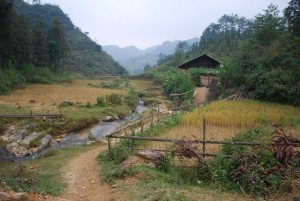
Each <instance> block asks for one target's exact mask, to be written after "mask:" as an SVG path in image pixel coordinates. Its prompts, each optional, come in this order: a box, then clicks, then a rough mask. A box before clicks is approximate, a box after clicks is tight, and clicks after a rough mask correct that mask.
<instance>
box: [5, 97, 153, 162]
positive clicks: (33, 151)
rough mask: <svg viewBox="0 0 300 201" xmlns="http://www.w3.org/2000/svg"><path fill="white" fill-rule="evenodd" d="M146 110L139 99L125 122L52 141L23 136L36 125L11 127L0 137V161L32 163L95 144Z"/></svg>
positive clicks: (100, 125) (36, 135)
mask: <svg viewBox="0 0 300 201" xmlns="http://www.w3.org/2000/svg"><path fill="white" fill-rule="evenodd" d="M147 109H149V108H147V107H146V106H145V105H144V103H143V101H141V100H140V101H139V103H138V105H137V107H136V109H135V110H134V111H133V113H132V114H131V115H129V116H127V117H125V118H124V119H118V120H114V121H109V122H105V121H102V120H101V121H100V122H99V123H98V124H96V125H94V126H92V127H91V128H89V129H85V130H83V131H76V132H70V133H67V134H64V135H61V137H60V138H57V139H54V138H53V136H51V135H49V134H47V135H42V134H41V133H37V132H32V133H30V134H29V135H26V132H27V131H28V130H30V129H32V127H34V126H35V125H34V124H31V125H26V126H23V127H17V126H10V127H9V128H8V129H7V130H6V131H5V132H4V135H3V136H1V137H0V141H2V142H4V143H5V144H6V145H5V146H0V160H4V161H15V162H19V161H25V160H31V159H35V158H37V157H38V156H41V155H44V154H46V153H47V152H49V151H51V150H56V149H60V148H66V147H72V146H79V145H84V144H91V143H93V142H95V141H99V140H103V139H104V138H105V136H107V135H109V134H111V133H113V132H114V131H116V130H117V129H118V128H119V127H120V126H122V125H124V124H125V123H126V122H128V121H131V120H135V119H137V118H138V117H139V115H140V114H141V113H142V112H143V111H145V110H147ZM103 119H104V118H103ZM33 143H36V144H37V146H34V145H35V144H33Z"/></svg>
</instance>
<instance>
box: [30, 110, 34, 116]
mask: <svg viewBox="0 0 300 201" xmlns="http://www.w3.org/2000/svg"><path fill="white" fill-rule="evenodd" d="M30 116H31V118H33V113H32V110H30Z"/></svg>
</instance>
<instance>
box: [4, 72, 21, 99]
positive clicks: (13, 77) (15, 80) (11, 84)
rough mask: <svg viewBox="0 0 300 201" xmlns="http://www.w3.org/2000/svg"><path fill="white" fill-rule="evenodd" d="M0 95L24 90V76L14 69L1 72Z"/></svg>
mask: <svg viewBox="0 0 300 201" xmlns="http://www.w3.org/2000/svg"><path fill="white" fill-rule="evenodd" d="M0 77H1V82H0V94H2V95H8V94H9V93H10V92H11V90H12V89H14V88H24V87H25V86H26V80H25V78H24V76H23V75H22V74H21V73H20V72H19V71H17V70H16V69H14V68H10V69H5V70H0Z"/></svg>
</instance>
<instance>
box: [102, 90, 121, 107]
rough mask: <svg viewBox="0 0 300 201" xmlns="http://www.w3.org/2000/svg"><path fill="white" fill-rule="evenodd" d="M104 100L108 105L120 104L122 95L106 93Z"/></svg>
mask: <svg viewBox="0 0 300 201" xmlns="http://www.w3.org/2000/svg"><path fill="white" fill-rule="evenodd" d="M106 101H107V103H108V104H110V105H121V104H122V102H123V99H122V95H120V94H115V93H112V94H110V95H106Z"/></svg>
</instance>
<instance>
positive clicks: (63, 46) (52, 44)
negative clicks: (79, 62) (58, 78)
mask: <svg viewBox="0 0 300 201" xmlns="http://www.w3.org/2000/svg"><path fill="white" fill-rule="evenodd" d="M68 50H69V46H68V44H67V42H66V38H65V33H64V30H63V28H62V26H61V23H60V21H59V20H58V19H54V20H53V21H52V23H51V27H50V29H49V31H48V55H49V66H50V67H51V68H52V69H53V70H54V71H57V70H58V67H59V62H60V59H61V58H62V57H64V56H65V54H66V53H67V51H68Z"/></svg>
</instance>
